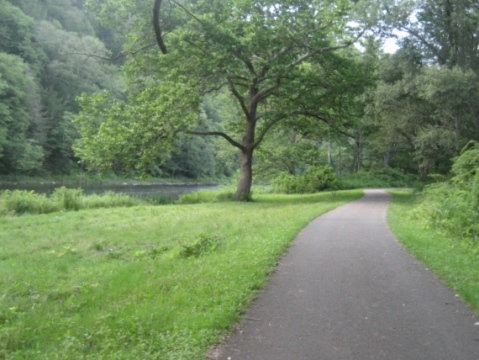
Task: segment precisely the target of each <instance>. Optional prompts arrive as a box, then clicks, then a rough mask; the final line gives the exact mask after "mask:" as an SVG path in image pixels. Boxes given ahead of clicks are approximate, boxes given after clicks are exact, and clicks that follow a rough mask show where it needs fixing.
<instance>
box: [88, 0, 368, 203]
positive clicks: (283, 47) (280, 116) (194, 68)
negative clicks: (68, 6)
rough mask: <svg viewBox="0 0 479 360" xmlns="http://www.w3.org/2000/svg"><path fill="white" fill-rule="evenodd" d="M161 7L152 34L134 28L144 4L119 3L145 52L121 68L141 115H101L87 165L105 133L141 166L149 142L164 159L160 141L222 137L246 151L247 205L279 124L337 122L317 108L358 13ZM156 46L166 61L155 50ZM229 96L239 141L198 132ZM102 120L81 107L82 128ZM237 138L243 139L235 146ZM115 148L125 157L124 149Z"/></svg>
mask: <svg viewBox="0 0 479 360" xmlns="http://www.w3.org/2000/svg"><path fill="white" fill-rule="evenodd" d="M160 4H161V1H155V7H154V11H153V15H154V16H153V20H154V24H155V30H156V31H155V33H153V31H152V29H151V25H150V28H149V27H148V26H146V25H145V23H144V22H143V21H140V22H138V23H137V24H136V25H135V20H138V19H142V18H144V17H145V16H147V15H146V14H145V13H142V11H145V10H146V11H148V12H150V17H149V18H150V19H151V7H145V3H144V2H135V3H132V2H130V1H123V2H122V4H121V6H119V5H118V4H117V6H119V7H118V9H117V10H118V11H117V12H115V17H116V20H118V16H119V15H118V14H126V12H125V8H126V9H127V10H128V12H129V14H130V15H131V18H130V22H129V23H130V24H133V25H132V28H131V30H130V38H131V39H133V42H132V43H130V45H129V50H131V51H132V52H133V50H134V49H139V48H141V49H142V51H140V52H135V56H134V57H132V59H131V60H130V61H129V63H128V64H127V65H126V67H125V70H126V72H127V74H128V75H129V79H130V82H129V91H130V95H131V96H130V103H129V108H130V109H133V108H135V109H136V110H135V111H134V113H135V114H136V119H132V118H131V117H130V116H128V119H126V118H125V117H123V118H122V119H118V117H112V116H108V115H106V114H105V113H103V115H102V116H103V117H104V118H105V119H107V121H106V122H105V123H104V124H102V126H100V127H99V130H98V133H97V134H96V135H95V136H93V137H91V138H90V139H89V141H88V144H89V146H88V144H86V143H82V144H80V146H79V150H80V154H81V155H83V157H84V158H85V155H86V154H88V153H89V154H91V155H92V156H90V158H88V157H86V160H90V161H91V162H95V161H96V162H98V153H96V152H95V151H91V150H92V149H93V148H96V149H103V151H104V146H102V145H101V144H100V142H101V141H102V140H104V139H105V134H106V133H112V132H114V133H115V134H116V136H118V134H120V133H122V134H123V135H122V138H123V139H126V138H127V137H129V139H130V141H129V143H128V146H129V148H130V149H131V151H128V155H129V154H131V153H132V152H133V153H136V154H138V155H140V156H142V157H143V160H140V162H139V163H140V164H143V165H145V164H148V162H149V160H151V158H152V157H154V156H155V155H154V154H151V152H149V150H148V149H147V148H145V146H148V143H149V144H150V146H152V147H151V148H152V149H154V150H155V151H158V150H159V148H161V146H158V142H161V141H164V142H165V143H167V141H166V140H167V139H169V138H170V137H171V135H173V136H174V135H176V134H177V133H178V132H179V131H189V132H190V133H193V134H197V135H206V136H208V135H212V136H220V137H223V138H224V139H225V140H226V141H228V142H229V143H230V144H231V145H233V146H235V147H236V148H238V149H239V151H240V154H241V156H240V158H241V160H240V179H239V183H238V188H237V192H236V197H237V198H239V199H247V198H249V196H250V190H251V183H252V163H253V153H254V151H255V149H256V148H257V147H258V145H259V144H260V143H261V141H262V140H263V138H264V137H265V135H266V134H267V133H268V131H269V130H270V129H271V128H272V127H273V126H274V125H275V124H277V123H278V122H280V121H282V120H284V119H288V118H292V117H300V116H306V117H312V118H314V119H317V120H318V121H323V122H327V123H331V122H333V121H334V119H333V118H332V117H331V116H330V115H331V114H329V112H328V110H327V107H325V106H323V105H324V104H321V103H320V102H319V101H320V100H321V97H322V95H323V94H324V93H325V92H327V91H328V89H327V81H325V79H326V78H328V76H330V74H333V73H334V72H336V71H337V70H338V69H336V68H334V66H332V65H333V64H335V63H336V61H335V60H334V59H335V57H336V56H337V55H336V54H335V50H339V49H342V48H346V47H348V46H349V45H351V44H352V43H353V42H354V41H355V40H356V39H357V38H358V37H359V36H360V34H361V32H362V31H363V27H361V28H360V27H359V26H358V25H357V24H358V23H357V22H356V23H354V22H352V20H353V19H352V17H351V16H350V14H351V12H352V11H353V4H352V2H350V1H348V0H341V1H329V0H313V1H311V0H308V1H306V0H288V1H274V0H261V1H256V0H247V1H243V0H208V1H201V0H194V1H193V0H191V1H180V0H171V1H168V2H165V3H164V4H163V5H162V8H161V11H158V10H159V9H160ZM151 5H152V4H151V3H150V6H151ZM97 6H98V5H97ZM108 6H111V3H110V5H109V4H108V3H106V4H105V7H104V9H109V10H110V11H107V12H104V14H107V15H108V14H110V15H111V14H112V13H111V10H112V9H111V7H108ZM120 10H123V12H120ZM139 15H142V16H139ZM125 21H126V20H125V19H124V20H123V22H124V23H125ZM149 24H151V22H149ZM353 24H354V25H355V26H353ZM160 26H161V28H160ZM145 31H146V33H145ZM162 31H163V33H162ZM154 39H156V40H157V42H158V44H159V45H160V48H161V52H162V53H163V54H160V51H159V50H158V49H153V48H151V46H149V45H151V42H152V41H154ZM224 88H226V89H228V91H229V94H230V96H231V97H232V98H233V99H234V100H235V102H236V106H237V108H238V109H239V110H240V113H241V117H238V118H237V122H236V124H235V125H234V126H233V127H234V129H235V130H236V132H233V133H226V132H222V131H198V130H196V129H195V124H196V123H195V118H198V116H192V115H191V114H192V113H198V112H199V104H200V102H201V99H202V97H203V96H204V95H205V94H208V93H213V92H217V91H222V89H224ZM115 111H116V112H117V113H118V111H117V110H115ZM122 113H125V111H123V112H122ZM130 114H131V113H130ZM97 115H98V114H97V113H95V111H91V109H88V108H84V112H83V114H82V116H81V117H80V120H79V122H80V123H83V124H85V123H86V122H88V119H87V118H88V117H89V118H90V119H93V118H94V117H96V116H97ZM139 124H141V126H139ZM112 129H116V130H114V131H113V130H112ZM120 129H122V130H121V131H119V130H120ZM238 129H240V130H239V133H240V136H239V137H238V136H236V137H235V136H234V135H233V134H234V133H236V134H237V133H238ZM137 131H140V132H142V134H143V136H141V135H138V134H137V133H136V132H137ZM132 133H135V134H132ZM132 139H138V140H139V142H138V144H139V145H141V148H137V149H133V148H132V146H133V145H132ZM145 139H146V141H145ZM96 140H97V141H96ZM88 147H89V150H88V149H87V148H88ZM116 149H117V150H121V151H122V152H123V153H124V151H123V150H124V148H116ZM112 150H114V149H112ZM148 154H149V155H148ZM108 157H109V158H110V159H111V158H112V156H108ZM145 159H148V160H145ZM130 160H133V158H131V157H130ZM133 161H134V160H133Z"/></svg>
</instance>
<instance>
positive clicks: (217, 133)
mask: <svg viewBox="0 0 479 360" xmlns="http://www.w3.org/2000/svg"><path fill="white" fill-rule="evenodd" d="M188 134H191V135H200V136H221V137H222V138H224V139H226V140H227V141H228V142H229V143H230V144H231V145H233V146H235V147H237V148H238V149H240V150H242V151H246V148H245V147H244V146H243V145H241V144H240V143H239V142H237V141H235V140H233V139H232V138H231V137H229V136H228V135H226V134H225V133H224V132H221V131H188Z"/></svg>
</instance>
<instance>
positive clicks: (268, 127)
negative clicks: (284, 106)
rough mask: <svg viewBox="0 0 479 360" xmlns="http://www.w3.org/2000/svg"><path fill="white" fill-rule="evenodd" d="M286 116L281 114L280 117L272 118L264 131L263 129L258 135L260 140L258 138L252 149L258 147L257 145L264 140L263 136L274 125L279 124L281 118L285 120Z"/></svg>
mask: <svg viewBox="0 0 479 360" xmlns="http://www.w3.org/2000/svg"><path fill="white" fill-rule="evenodd" d="M285 117H286V116H284V115H283V116H279V117H278V118H276V119H275V120H272V121H271V122H270V123H269V124H267V125H266V126H265V127H264V129H263V131H261V134H259V136H258V140H256V141H255V142H254V144H253V146H252V149H256V147H257V146H258V145H259V144H260V143H261V141H263V138H264V136H265V135H266V133H267V132H268V131H269V130H270V129H271V128H272V127H273V125H275V124H277V123H278V122H280V121H281V120H283V119H284V118H285Z"/></svg>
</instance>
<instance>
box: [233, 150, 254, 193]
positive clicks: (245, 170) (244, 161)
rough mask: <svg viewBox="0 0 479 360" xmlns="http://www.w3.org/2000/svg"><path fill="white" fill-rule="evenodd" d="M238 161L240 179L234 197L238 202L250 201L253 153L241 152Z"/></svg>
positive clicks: (248, 151)
mask: <svg viewBox="0 0 479 360" xmlns="http://www.w3.org/2000/svg"><path fill="white" fill-rule="evenodd" d="M240 161H241V163H240V177H239V183H238V188H237V190H236V195H235V196H236V198H237V199H238V200H250V198H251V184H252V182H253V168H252V166H253V151H252V150H247V151H241V160H240Z"/></svg>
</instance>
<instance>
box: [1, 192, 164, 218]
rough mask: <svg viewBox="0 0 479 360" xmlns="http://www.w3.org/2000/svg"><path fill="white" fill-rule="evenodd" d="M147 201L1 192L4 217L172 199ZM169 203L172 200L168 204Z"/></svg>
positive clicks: (114, 196) (112, 195)
mask: <svg viewBox="0 0 479 360" xmlns="http://www.w3.org/2000/svg"><path fill="white" fill-rule="evenodd" d="M161 200H162V199H156V198H152V199H145V200H142V199H140V198H136V197H132V196H128V195H123V194H119V193H114V192H111V191H109V192H105V193H104V194H101V195H96V194H94V195H84V194H83V191H82V190H81V189H67V188H66V187H60V188H57V189H55V191H54V192H53V194H52V195H51V196H47V195H44V194H37V193H35V192H34V191H26V190H13V191H11V190H6V191H3V192H0V215H21V214H48V213H52V212H56V211H77V210H80V209H96V208H112V207H119V206H126V207H130V206H137V205H140V204H142V203H145V202H157V203H168V202H172V201H173V200H172V199H171V197H168V199H167V198H166V197H165V199H164V201H161ZM168 200H169V201H168Z"/></svg>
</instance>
